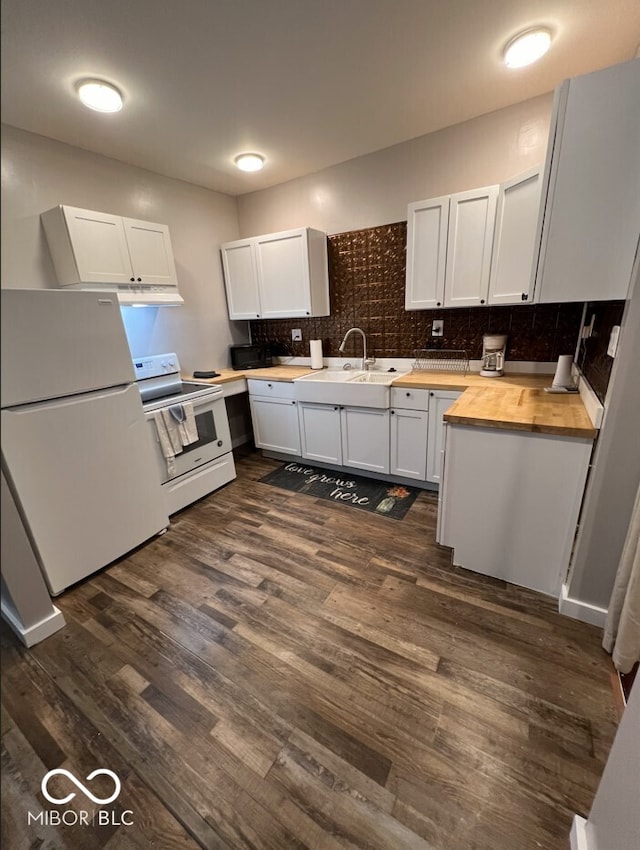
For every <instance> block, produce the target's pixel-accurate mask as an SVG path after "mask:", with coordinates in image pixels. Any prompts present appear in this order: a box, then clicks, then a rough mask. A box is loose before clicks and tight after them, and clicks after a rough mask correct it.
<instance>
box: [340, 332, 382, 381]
mask: <svg viewBox="0 0 640 850" xmlns="http://www.w3.org/2000/svg"><path fill="white" fill-rule="evenodd" d="M354 332H357V333H359V334H360V335H361V336H362V370H363V371H364V372H366V371H367V370H368V369H369V367H370V366H373V364H374V363H375V362H376V358H375V357H367V337H366V336H365V333H364V331H363V330H362V328H349V330H348V331H347V332H346V334H345V335H344V339H343V340H342V342H341V343H340V348H339V349H338V351H342V352H344V346H345V343H346V342H347V340H348V339H349V336H350V335H351V334H352V333H354Z"/></svg>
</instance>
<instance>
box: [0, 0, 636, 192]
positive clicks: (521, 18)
mask: <svg viewBox="0 0 640 850" xmlns="http://www.w3.org/2000/svg"><path fill="white" fill-rule="evenodd" d="M537 24H543V25H546V26H547V27H548V28H550V29H551V31H552V33H553V35H554V42H553V44H552V48H551V50H550V52H549V53H548V54H547V55H546V56H545V57H544V58H543V59H542V60H541V61H540V62H539V63H538V64H537V65H533V66H530V67H529V68H522V69H519V70H508V69H506V68H505V67H504V66H503V65H502V64H501V53H502V49H503V47H504V45H505V43H506V42H507V41H508V40H509V39H510V38H511V37H512V36H513V35H515V34H516V33H517V32H519V31H520V30H522V29H526V28H528V27H531V26H533V25H537ZM639 43H640V3H639V2H638V0H268V1H267V0H182V2H162V0H161V1H160V2H158V0H107V1H106V2H105V0H2V88H1V95H2V120H3V122H4V123H7V124H11V125H13V126H15V127H19V128H22V129H25V130H29V131H31V132H34V133H38V134H41V135H43V136H48V137H50V138H52V139H58V140H60V141H62V142H67V143H68V144H71V145H75V146H76V147H80V148H85V149H87V150H91V151H95V152H96V153H100V154H104V155H105V156H109V157H113V158H115V159H118V160H122V161H123V162H127V163H130V164H132V165H137V166H140V167H143V168H148V169H150V170H152V171H155V172H158V173H160V174H165V175H168V176H170V177H176V178H179V179H182V180H186V181H189V182H191V183H195V184H198V185H200V186H205V187H207V188H210V189H215V190H218V191H221V192H226V193H229V194H232V195H238V194H243V193H245V192H250V191H254V190H255V189H263V188H266V187H268V186H273V185H275V184H278V183H282V182H284V181H286V180H290V179H292V178H295V177H300V176H302V175H305V174H309V173H312V172H314V171H318V170H320V169H322V168H325V167H327V166H330V165H334V164H336V163H338V162H344V161H346V160H348V159H352V158H353V157H357V156H360V155H362V154H366V153H370V152H372V151H375V150H380V149H381V148H385V147H388V146H389V145H393V144H396V143H398V142H403V141H406V140H408V139H412V138H415V137H417V136H421V135H423V134H425V133H430V132H433V131H434V130H438V129H440V128H442V127H446V126H449V125H452V124H457V123H459V122H461V121H465V120H467V119H469V118H472V117H474V116H477V115H481V114H484V113H487V112H491V111H493V110H496V109H500V108H502V107H504V106H508V105H509V104H512V103H517V102H519V101H523V100H526V99H528V98H530V97H534V96H536V95H539V94H543V93H545V92H549V91H551V90H552V89H553V88H554V87H555V86H556V85H557V84H558V83H559V82H561V81H562V80H563V79H565V78H566V77H571V76H576V75H578V74H582V73H586V72H588V71H592V70H596V69H598V68H603V67H606V66H607V65H613V64H616V63H618V62H623V61H625V60H627V59H631V58H633V57H634V56H635V55H636V51H637V49H638V45H639ZM84 77H101V78H104V79H106V80H109V81H111V82H114V83H116V84H117V85H118V87H119V88H120V89H121V90H122V91H123V93H124V96H125V106H124V109H123V110H122V111H121V112H119V113H116V114H112V115H105V114H100V113H97V112H91V111H90V110H87V109H86V108H85V107H83V106H82V105H81V104H80V102H79V101H78V99H77V98H76V97H75V91H74V86H75V84H76V83H77V81H78V80H79V79H81V78H84ZM243 150H252V151H253V150H256V151H260V152H261V153H263V154H264V155H265V156H266V159H267V162H266V166H265V168H264V170H263V171H262V172H259V173H253V174H244V173H241V172H239V171H238V170H237V169H236V168H235V166H234V165H233V157H234V156H235V154H237V153H238V152H240V151H243Z"/></svg>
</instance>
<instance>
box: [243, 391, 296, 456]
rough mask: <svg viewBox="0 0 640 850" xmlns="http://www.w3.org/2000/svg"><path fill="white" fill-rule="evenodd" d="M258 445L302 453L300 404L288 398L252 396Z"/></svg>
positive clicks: (252, 412)
mask: <svg viewBox="0 0 640 850" xmlns="http://www.w3.org/2000/svg"><path fill="white" fill-rule="evenodd" d="M249 403H250V405H251V419H252V421H253V436H254V438H255V443H256V446H258V447H259V448H261V449H270V450H271V451H274V452H282V453H284V454H291V455H299V454H300V428H299V426H298V406H297V404H296V402H295V401H292V400H290V399H286V398H261V397H259V396H250V398H249Z"/></svg>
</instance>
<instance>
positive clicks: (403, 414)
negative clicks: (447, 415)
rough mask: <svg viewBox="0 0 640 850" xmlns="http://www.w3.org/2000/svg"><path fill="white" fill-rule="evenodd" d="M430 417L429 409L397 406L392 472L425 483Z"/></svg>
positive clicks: (393, 422)
mask: <svg viewBox="0 0 640 850" xmlns="http://www.w3.org/2000/svg"><path fill="white" fill-rule="evenodd" d="M428 434H429V414H428V413H427V411H426V410H407V409H405V408H402V407H394V408H393V410H392V411H391V421H390V437H391V445H390V457H389V461H390V472H391V474H392V475H401V476H402V477H403V478H415V479H416V480H418V481H424V480H425V479H426V477H427V437H428Z"/></svg>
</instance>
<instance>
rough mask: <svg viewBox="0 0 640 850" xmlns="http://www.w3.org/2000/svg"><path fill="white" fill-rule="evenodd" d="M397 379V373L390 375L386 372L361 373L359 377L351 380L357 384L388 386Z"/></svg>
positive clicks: (356, 376)
mask: <svg viewBox="0 0 640 850" xmlns="http://www.w3.org/2000/svg"><path fill="white" fill-rule="evenodd" d="M397 377H398V373H397V372H392V373H390V374H389V373H388V372H363V373H362V374H361V375H355V377H353V378H351V380H352V381H353V382H354V383H358V384H386V385H387V386H389V384H391V382H392V381H393V380H395V379H396V378H397Z"/></svg>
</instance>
